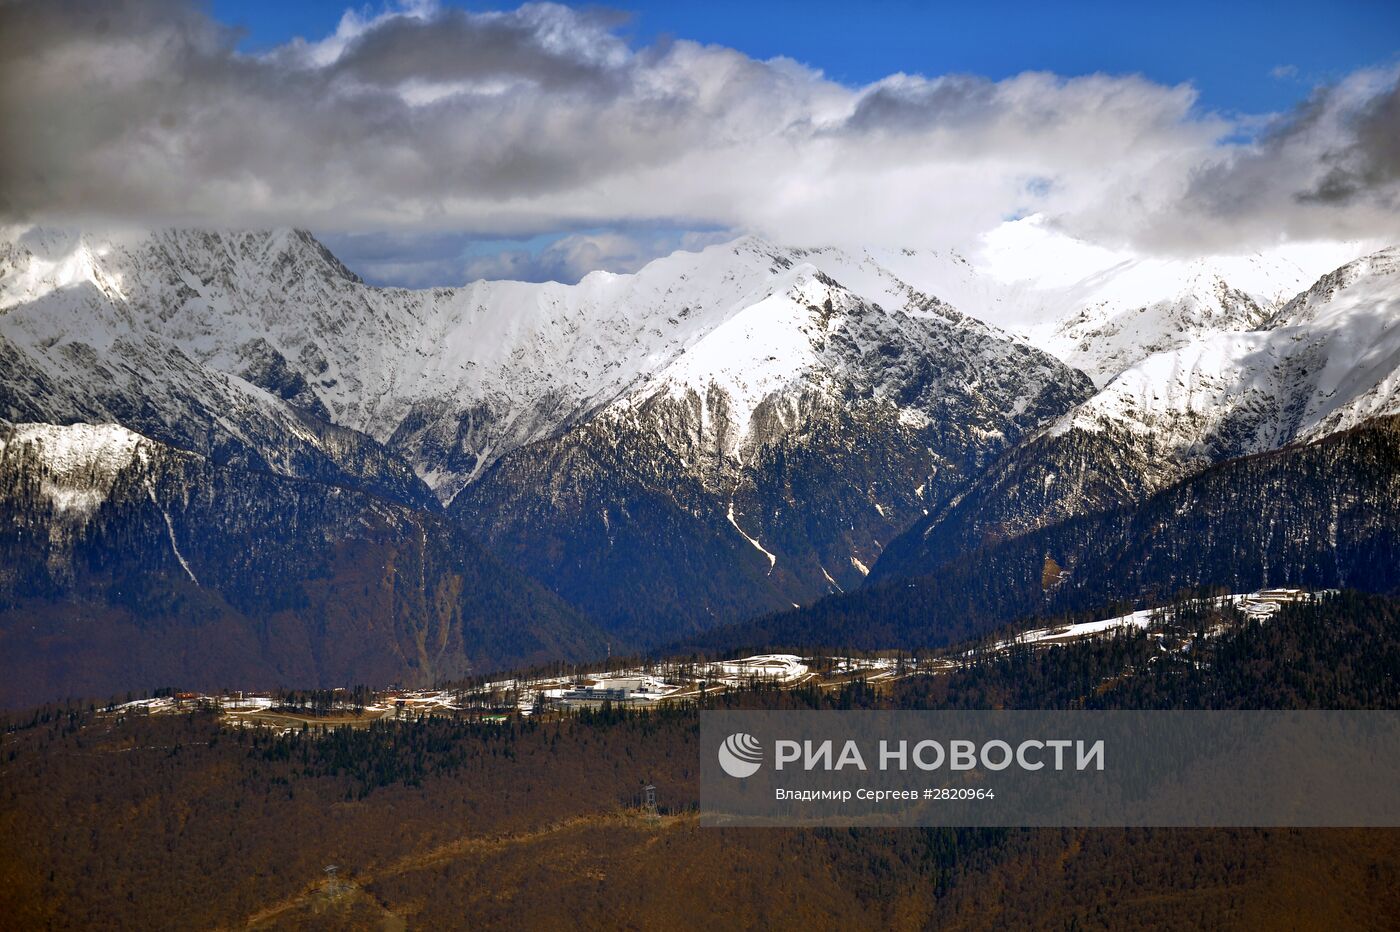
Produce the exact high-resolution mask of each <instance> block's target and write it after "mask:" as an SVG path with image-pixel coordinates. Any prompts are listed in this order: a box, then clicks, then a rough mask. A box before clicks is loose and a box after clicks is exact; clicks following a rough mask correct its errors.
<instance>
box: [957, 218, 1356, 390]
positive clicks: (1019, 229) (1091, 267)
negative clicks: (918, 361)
mask: <svg viewBox="0 0 1400 932" xmlns="http://www.w3.org/2000/svg"><path fill="white" fill-rule="evenodd" d="M1378 245H1379V244H1370V245H1369V246H1368V244H1365V243H1311V244H1290V245H1284V246H1279V247H1276V248H1273V249H1271V250H1268V251H1266V252H1261V253H1251V254H1244V255H1215V256H1202V257H1195V258H1180V257H1170V256H1155V257H1154V256H1141V255H1137V254H1134V253H1131V252H1127V251H1122V250H1113V249H1107V248H1104V247H1101V246H1094V245H1090V244H1087V243H1084V242H1081V241H1078V240H1074V239H1071V238H1070V237H1067V236H1064V235H1062V234H1059V233H1057V232H1056V231H1054V230H1052V229H1050V228H1048V227H1047V226H1046V224H1045V222H1044V220H1043V219H1042V218H1040V217H1027V218H1024V219H1022V220H1018V221H1014V222H1010V223H1006V224H1003V225H1002V226H1001V227H999V228H998V229H997V230H995V231H994V232H993V233H992V234H990V235H989V236H988V237H987V240H986V242H985V243H984V244H983V246H984V248H983V250H982V253H981V254H980V255H979V256H978V272H979V275H980V277H981V278H982V279H984V280H986V281H987V282H988V283H989V284H987V285H985V286H984V290H986V289H992V290H993V293H996V294H997V297H998V298H999V299H1000V300H993V301H990V302H987V301H983V302H982V303H980V304H979V303H977V298H976V296H969V299H968V300H967V301H966V302H965V303H963V304H959V306H960V307H962V309H963V310H966V311H968V312H969V313H972V314H974V315H978V316H982V317H984V319H988V320H994V321H997V322H998V323H1000V324H1001V325H1002V326H1004V327H1006V328H1007V329H1011V330H1014V331H1015V332H1017V333H1020V334H1022V335H1023V336H1025V337H1027V338H1028V339H1030V340H1031V342H1032V343H1033V344H1034V345H1036V346H1039V347H1042V348H1044V349H1046V350H1048V351H1049V352H1051V353H1053V354H1055V355H1056V356H1058V357H1059V358H1060V359H1061V360H1063V361H1064V362H1066V363H1068V364H1069V365H1071V366H1074V367H1075V368H1077V369H1081V370H1083V371H1084V372H1087V373H1088V374H1089V375H1090V376H1091V377H1092V378H1093V379H1094V382H1095V384H1096V385H1098V386H1099V387H1103V386H1104V385H1106V384H1107V383H1108V382H1110V381H1112V380H1113V378H1114V377H1115V376H1117V375H1118V374H1119V373H1121V372H1123V371H1124V370H1126V369H1128V368H1129V367H1131V366H1132V365H1134V364H1136V363H1138V362H1140V361H1142V360H1143V359H1146V358H1147V357H1148V356H1150V355H1152V354H1154V353H1159V352H1165V351H1168V350H1172V349H1176V348H1178V347H1181V346H1185V345H1186V344H1188V343H1190V342H1192V341H1193V340H1196V339H1198V338H1201V337H1206V336H1209V335H1211V334H1214V333H1222V332H1230V331H1237V330H1253V329H1256V328H1258V327H1259V326H1260V325H1261V324H1262V323H1263V322H1264V321H1265V320H1267V319H1269V318H1270V317H1271V316H1272V315H1274V314H1275V313H1276V312H1277V311H1278V310H1279V308H1281V307H1282V305H1283V304H1284V302H1286V301H1288V300H1289V299H1291V298H1292V297H1294V296H1295V295H1297V294H1298V293H1299V292H1300V291H1302V290H1303V289H1305V288H1307V287H1308V286H1310V285H1311V284H1312V283H1313V282H1314V281H1316V280H1317V278H1318V277H1319V276H1320V275H1322V274H1323V273H1325V272H1327V271H1328V270H1330V269H1333V268H1336V267H1337V266H1338V265H1340V264H1342V263H1344V262H1347V261H1350V260H1352V259H1355V258H1357V257H1358V256H1361V255H1364V254H1366V253H1367V252H1369V251H1372V250H1374V249H1375V248H1377V247H1378ZM996 289H1000V291H999V292H997V291H996ZM954 303H958V302H957V301H955V302H954Z"/></svg>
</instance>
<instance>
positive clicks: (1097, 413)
mask: <svg viewBox="0 0 1400 932" xmlns="http://www.w3.org/2000/svg"><path fill="white" fill-rule="evenodd" d="M1261 323H1265V322H1261ZM1266 324H1267V328H1268V329H1260V330H1254V331H1252V332H1240V331H1236V332H1222V333H1216V334H1211V335H1208V336H1205V337H1201V338H1199V339H1196V340H1194V341H1191V342H1189V343H1187V344H1185V345H1184V346H1182V347H1181V348H1180V349H1177V350H1173V351H1169V352H1162V353H1157V354H1154V355H1152V356H1149V357H1147V358H1146V359H1144V360H1143V361H1142V362H1140V363H1138V364H1136V365H1134V366H1132V367H1131V368H1129V369H1128V370H1127V371H1125V372H1123V373H1122V374H1121V375H1119V376H1118V377H1117V378H1115V379H1114V380H1113V381H1112V382H1111V383H1110V384H1109V385H1108V386H1107V387H1106V388H1105V389H1104V390H1103V391H1101V392H1100V393H1099V394H1097V395H1096V396H1095V397H1094V398H1092V399H1091V400H1089V401H1088V402H1086V403H1085V404H1083V405H1081V406H1080V407H1079V408H1078V409H1076V410H1075V411H1074V412H1073V413H1072V414H1070V415H1068V416H1066V417H1065V418H1063V419H1061V421H1060V422H1058V423H1057V424H1056V425H1054V426H1053V427H1052V428H1051V430H1052V432H1064V431H1066V430H1069V429H1072V428H1080V429H1086V430H1093V429H1099V428H1101V427H1103V426H1104V425H1107V424H1113V425H1116V426H1120V427H1122V428H1123V429H1126V430H1130V431H1134V432H1138V433H1151V434H1155V435H1156V436H1157V437H1158V438H1159V439H1164V440H1166V442H1168V443H1170V444H1171V445H1172V446H1173V447H1174V448H1176V449H1177V450H1178V451H1179V452H1180V454H1181V455H1183V456H1188V457H1198V458H1205V459H1210V460H1214V459H1219V458H1222V457H1224V456H1238V455H1242V454H1245V453H1253V452H1259V451H1262V450H1268V449H1274V448H1276V447H1279V446H1282V445H1284V444H1287V443H1290V442H1292V441H1294V440H1297V439H1304V438H1311V437H1319V436H1323V435H1325V434H1327V433H1331V432H1333V431H1336V430H1342V429H1345V428H1347V427H1351V426H1354V425H1355V424H1357V423H1359V422H1360V421H1361V420H1364V419H1365V418H1367V417H1375V416H1379V415H1384V414H1390V413H1394V412H1395V411H1396V410H1397V409H1400V385H1397V377H1398V376H1400V248H1391V249H1387V250H1383V251H1381V252H1378V253H1375V254H1373V255H1371V256H1367V257H1365V258H1363V259H1359V260H1356V261H1355V262H1352V263H1349V264H1348V265H1346V266H1343V267H1342V268H1340V269H1338V270H1336V271H1335V272H1332V273H1331V274H1329V275H1327V276H1324V277H1323V278H1322V279H1321V280H1320V281H1319V282H1318V283H1317V284H1315V285H1314V286H1313V287H1311V288H1309V289H1308V290H1307V291H1305V292H1303V293H1302V294H1300V295H1298V296H1297V297H1296V298H1295V299H1294V300H1293V301H1290V302H1289V303H1288V304H1287V305H1286V306H1285V307H1283V308H1282V309H1281V310H1279V311H1278V312H1277V313H1276V314H1275V315H1274V316H1273V317H1272V318H1271V319H1269V320H1268V321H1267V322H1266Z"/></svg>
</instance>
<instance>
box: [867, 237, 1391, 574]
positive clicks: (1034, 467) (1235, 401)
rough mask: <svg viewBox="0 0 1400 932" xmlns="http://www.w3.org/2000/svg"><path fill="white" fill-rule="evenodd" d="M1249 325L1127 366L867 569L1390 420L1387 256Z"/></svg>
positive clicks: (1322, 283)
mask: <svg viewBox="0 0 1400 932" xmlns="http://www.w3.org/2000/svg"><path fill="white" fill-rule="evenodd" d="M1260 326H1261V327H1262V328H1264V329H1257V330H1253V331H1224V332H1217V333H1212V334H1207V335H1204V336H1200V337H1198V338H1196V339H1195V340H1193V341H1190V342H1187V343H1185V344H1184V345H1183V346H1181V347H1179V348H1177V349H1174V350H1170V351H1166V352H1160V353H1156V354H1153V355H1151V356H1148V357H1147V358H1145V359H1143V360H1142V361H1140V362H1138V363H1137V364H1135V365H1133V366H1131V367H1129V368H1128V369H1127V370H1126V371H1124V372H1122V373H1121V374H1119V375H1118V376H1117V377H1116V378H1114V379H1113V380H1112V381H1111V382H1109V384H1108V385H1107V386H1105V387H1104V388H1103V389H1102V390H1101V391H1099V392H1098V393H1097V394H1095V395H1094V397H1092V398H1090V399H1089V400H1088V401H1086V402H1084V403H1083V404H1081V405H1079V406H1077V407H1076V408H1075V409H1074V410H1073V411H1071V412H1070V413H1068V414H1066V415H1065V416H1063V417H1062V418H1060V419H1059V420H1057V421H1056V422H1055V423H1054V424H1052V425H1051V426H1050V427H1049V428H1048V429H1046V430H1045V431H1043V432H1042V433H1040V434H1038V435H1037V436H1034V437H1032V438H1030V439H1028V440H1027V441H1026V443H1025V444H1024V445H1023V446H1022V447H1021V448H1020V449H1018V450H1015V451H1013V452H1012V453H1010V454H1008V456H1007V457H1005V458H1004V459H1003V460H1002V461H1001V462H999V463H997V464H996V465H995V466H993V467H992V468H991V469H989V470H988V471H987V472H986V473H985V474H984V475H982V476H981V477H979V478H978V480H977V481H976V482H975V483H974V484H972V485H971V486H970V487H969V488H968V489H966V490H965V491H963V492H962V493H960V494H959V495H958V496H956V497H955V498H954V499H953V500H951V501H950V502H949V503H948V504H947V505H946V506H945V507H944V508H942V509H941V510H939V511H938V512H936V513H935V514H933V515H932V516H931V517H930V518H929V519H927V520H926V521H924V522H921V523H920V525H919V526H918V528H917V530H916V532H911V534H910V535H909V536H908V539H902V540H900V541H898V542H896V543H895V544H892V546H891V548H890V549H891V554H890V556H889V558H888V560H887V561H884V562H882V565H881V566H880V567H878V568H877V569H878V570H879V572H880V573H881V574H888V573H897V572H904V571H907V570H908V568H910V567H915V566H918V567H925V568H927V567H933V566H937V565H941V564H942V563H944V562H947V561H949V560H952V559H954V558H955V557H956V556H957V555H958V554H959V553H961V552H964V551H966V550H967V549H969V548H973V547H977V546H984V545H986V544H988V543H992V542H995V541H997V540H1001V539H1004V538H1006V537H1012V536H1016V535H1019V534H1023V533H1026V532H1028V531H1031V530H1034V529H1036V528H1038V527H1041V526H1044V525H1046V524H1051V523H1054V522H1055V521H1058V520H1062V519H1064V518H1069V517H1072V516H1074V515H1079V514H1085V513H1091V512H1095V511H1099V510H1103V509H1106V508H1111V507H1115V506H1117V505H1120V504H1123V503H1126V502H1132V501H1136V500H1138V499H1140V498H1142V497H1144V496H1145V495H1147V494H1149V493H1151V492H1154V491H1156V490H1157V489H1160V488H1162V487H1164V486H1166V485H1168V484H1169V483H1171V482H1174V481H1176V480H1178V479H1181V478H1183V477H1186V476H1189V475H1191V474H1193V473H1195V472H1198V471H1199V470H1201V469H1203V468H1205V467H1207V466H1209V465H1210V464H1212V463H1217V462H1220V461H1222V460H1226V459H1231V458H1234V457H1240V456H1246V455H1249V454H1254V453H1259V452H1264V451H1268V450H1274V449H1278V448H1280V447H1283V446H1286V445H1288V444H1292V443H1296V442H1299V441H1306V440H1313V439H1317V438H1320V437H1324V436H1326V435H1328V434H1331V433H1334V432H1337V431H1340V430H1345V429H1348V428H1351V427H1355V426H1357V425H1359V424H1361V423H1364V422H1366V421H1367V420H1368V419H1373V418H1377V417H1383V416H1386V415H1390V414H1394V413H1397V412H1400V249H1397V248H1390V249H1386V250H1382V251H1380V252H1377V253H1375V254H1373V255H1370V256H1367V257H1364V258H1362V259H1358V260H1356V261H1354V262H1351V263H1348V264H1347V265H1345V266H1343V267H1341V268H1340V269H1337V270H1335V271H1334V272H1332V273H1329V274H1328V275H1325V276H1323V277H1322V278H1321V279H1320V280H1319V281H1318V282H1317V283H1316V284H1315V285H1313V287H1311V288H1309V289H1307V290H1306V291H1304V292H1303V293H1302V294H1300V295H1298V296H1297V297H1295V298H1294V299H1293V300H1291V301H1289V302H1287V303H1286V304H1285V305H1284V306H1282V307H1281V308H1280V309H1279V310H1278V311H1276V312H1275V313H1274V314H1273V315H1272V316H1271V317H1270V318H1269V319H1268V320H1265V321H1262V322H1261V324H1260ZM899 567H904V568H905V569H903V570H901V569H899ZM925 571H927V570H925Z"/></svg>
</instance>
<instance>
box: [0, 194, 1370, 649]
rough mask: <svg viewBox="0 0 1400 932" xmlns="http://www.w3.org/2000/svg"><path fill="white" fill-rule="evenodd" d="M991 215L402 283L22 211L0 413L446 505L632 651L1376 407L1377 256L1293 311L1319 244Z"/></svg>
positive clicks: (276, 247) (274, 239)
mask: <svg viewBox="0 0 1400 932" xmlns="http://www.w3.org/2000/svg"><path fill="white" fill-rule="evenodd" d="M1004 233H1005V235H1004V236H1002V237H1001V238H1000V239H998V240H996V241H994V242H991V243H989V244H988V248H987V249H986V250H984V251H983V253H982V254H980V255H978V256H976V257H975V258H969V257H968V256H965V255H963V254H960V253H958V252H954V251H934V250H914V249H909V250H876V249H869V250H842V249H793V248H786V247H780V246H776V245H773V244H770V243H767V242H764V241H763V240H760V239H757V238H753V237H745V238H742V239H739V240H737V241H735V242H732V243H728V244H724V245H720V246H714V247H711V248H709V249H707V250H704V251H703V252H698V253H688V252H679V253H676V254H674V255H672V256H669V257H666V258H663V259H659V260H656V261H654V262H652V263H650V264H649V265H647V266H646V267H644V268H643V269H641V270H640V271H639V272H637V273H634V274H630V275H614V274H609V273H605V272H595V273H593V274H590V275H588V276H586V277H585V278H584V279H583V280H582V281H580V282H579V283H578V284H576V285H562V284H558V283H545V284H530V283H522V282H474V283H472V284H469V285H466V286H464V287H461V288H443V289H430V290H419V291H412V290H405V289H396V288H379V287H374V286H370V285H368V284H366V283H364V282H363V281H361V280H360V279H358V278H357V277H356V276H355V275H354V274H353V273H352V272H350V271H349V270H348V269H346V268H345V267H344V266H343V265H342V264H341V263H340V262H339V261H338V260H337V259H335V257H334V256H332V255H331V254H330V253H329V252H328V251H327V250H326V249H325V248H324V247H323V246H321V244H319V243H318V242H317V241H316V240H315V239H314V238H312V237H311V236H310V235H308V234H305V233H302V232H297V231H276V232H270V233H269V232H264V233H227V232H224V233H217V232H195V231H165V232H158V233H150V234H140V235H131V236H107V237H93V236H83V235H67V234H60V233H54V232H46V231H41V230H31V231H27V232H22V233H19V234H13V235H10V236H8V238H6V239H4V241H3V243H0V362H3V364H4V373H3V375H2V376H0V418H3V419H4V420H7V421H9V422H11V423H17V422H48V423H54V424H74V423H117V424H121V425H124V426H125V427H126V428H128V429H130V430H134V431H137V432H139V433H141V434H143V435H145V436H147V437H150V438H153V440H156V441H160V442H162V443H165V444H169V445H171V446H172V447H175V448H178V449H182V450H187V451H190V452H192V453H195V454H198V455H199V456H201V457H204V458H206V459H208V461H209V462H211V463H213V464H217V465H221V466H228V467H233V468H238V469H246V470H254V471H262V472H270V473H273V474H276V475H280V476H283V477H288V478H293V479H296V478H306V479H315V480H317V481H320V482H325V483H329V484H331V485H332V486H340V487H343V488H347V489H355V490H364V491H368V492H370V493H372V494H374V495H376V496H379V497H381V498H383V499H386V500H389V501H393V502H401V503H404V504H407V505H410V506H413V507H416V508H421V509H427V510H440V509H442V508H443V507H444V506H445V507H446V509H447V511H448V513H449V514H450V515H451V516H452V517H453V518H455V519H456V520H457V521H458V522H460V523H462V524H464V525H465V526H466V527H468V528H469V529H470V530H471V532H472V533H473V534H476V535H479V536H481V537H482V538H483V539H484V540H485V541H486V542H487V543H488V544H489V545H490V546H491V547H492V548H494V549H496V550H497V551H498V552H499V553H501V554H502V555H503V556H505V557H506V558H507V560H508V562H510V563H512V564H513V565H515V566H518V567H521V568H524V569H525V570H526V571H527V572H528V573H529V574H530V575H532V576H534V577H535V578H536V579H539V580H541V581H543V582H545V583H546V584H547V585H548V586H550V587H551V588H553V589H554V590H555V591H557V592H560V593H562V594H563V595H564V596H565V597H566V598H567V599H569V600H570V601H572V602H573V603H574V604H576V605H580V606H583V607H585V608H586V609H587V610H588V611H590V612H591V613H593V614H594V615H595V617H596V618H598V620H600V621H602V622H604V623H605V624H608V625H611V626H612V627H614V628H615V629H618V630H624V631H627V632H629V633H632V634H636V635H638V636H640V637H642V638H649V637H651V636H654V635H656V634H658V633H664V631H665V629H668V628H675V627H685V626H700V625H706V624H711V623H714V622H715V621H719V620H731V619H734V618H737V617H741V616H743V615H747V614H752V613H753V612H755V611H761V610H765V609H773V608H785V607H788V606H790V605H792V604H798V603H804V602H806V601H809V600H811V599H812V598H814V597H816V596H819V595H821V594H824V593H827V592H834V591H838V590H845V589H850V588H852V587H855V586H859V585H860V584H861V583H862V582H863V580H864V577H865V575H866V574H867V573H868V572H870V570H871V568H872V567H874V566H876V563H877V561H880V562H881V564H882V565H884V566H886V567H888V566H890V565H893V564H892V562H891V561H890V560H889V559H888V558H885V559H882V554H883V552H884V550H885V547H886V545H887V544H889V543H890V542H891V541H892V540H894V539H895V538H896V537H897V536H898V535H899V534H900V533H901V532H903V531H905V530H906V529H907V528H909V527H910V526H911V525H913V524H918V525H919V528H920V531H921V533H922V534H923V537H922V538H920V539H923V540H932V541H939V540H941V541H942V544H939V545H935V544H929V545H928V546H931V547H934V549H938V547H942V548H943V551H940V552H944V551H947V550H948V548H953V549H956V550H959V551H961V550H962V549H965V548H966V547H968V546H976V545H979V544H981V543H985V542H986V541H987V540H994V539H1000V538H1003V537H1006V536H1009V535H1014V534H1018V533H1022V532H1024V531H1026V530H1030V529H1033V528H1035V527H1039V526H1041V525H1043V524H1045V523H1047V522H1052V521H1054V520H1058V519H1059V518H1063V517H1068V516H1072V515H1075V514H1082V513H1084V512H1086V511H1094V510H1097V509H1100V508H1105V507H1111V506H1114V505H1117V504H1121V503H1122V502H1125V501H1134V500H1136V499H1138V498H1140V497H1141V496H1143V495H1145V494H1147V493H1149V492H1151V491H1152V490H1154V489H1157V488H1160V487H1162V486H1163V485H1165V484H1167V483H1169V482H1171V481H1173V480H1175V479H1177V478H1180V477H1182V476H1185V475H1188V474H1190V473H1191V472H1192V471H1194V470H1198V469H1200V468H1202V467H1204V466H1205V465H1208V464H1209V463H1212V462H1217V461H1219V460H1221V459H1223V458H1228V457H1231V456H1238V455H1241V454H1245V453H1250V452H1256V451H1259V450H1265V449H1272V448H1274V447H1277V446H1279V445H1281V444H1285V443H1288V442H1291V441H1292V440H1295V439H1299V438H1304V437H1315V436H1321V435H1322V434H1323V433H1326V432H1327V431H1330V430H1335V429H1337V428H1339V427H1345V426H1348V425H1350V424H1353V423H1356V422H1357V421H1358V420H1360V419H1362V418H1364V417H1367V416H1373V415H1376V414H1383V413H1385V412H1388V411H1391V410H1393V409H1394V404H1393V402H1394V395H1395V375H1394V373H1395V371H1396V363H1395V359H1394V352H1395V350H1394V340H1395V337H1394V332H1393V318H1394V317H1395V313H1394V307H1393V304H1391V303H1390V302H1391V301H1392V300H1393V299H1392V298H1390V297H1389V296H1390V295H1391V294H1393V293H1394V291H1395V288H1396V284H1395V281H1394V262H1395V259H1394V254H1393V253H1380V254H1377V255H1376V256H1374V257H1372V258H1371V259H1369V260H1366V261H1365V262H1362V263H1356V264H1354V265H1352V266H1347V267H1345V268H1344V269H1342V270H1339V271H1338V272H1337V273H1335V274H1334V275H1332V276H1328V277H1326V278H1324V279H1323V280H1322V281H1321V282H1319V283H1318V285H1317V286H1316V287H1315V288H1313V289H1311V290H1310V291H1308V292H1306V293H1304V294H1302V295H1299V296H1297V297H1296V298H1295V297H1294V296H1295V295H1298V292H1299V291H1300V290H1301V287H1303V286H1305V285H1306V284H1308V283H1309V280H1310V278H1311V277H1312V275H1313V274H1314V270H1313V269H1312V265H1311V263H1313V262H1315V261H1316V256H1313V257H1312V258H1310V259H1309V258H1307V257H1304V259H1303V260H1300V259H1299V257H1298V256H1296V255H1292V254H1286V253H1284V252H1279V253H1276V254H1270V255H1267V256H1251V257H1243V258H1228V257H1225V258H1221V257H1214V258H1206V259H1199V260H1189V261H1188V260H1173V259H1144V258H1141V257H1132V256H1124V255H1122V254H1118V253H1112V252H1109V251H1105V250H1098V249H1095V248H1091V247H1086V246H1083V244H1066V242H1065V241H1064V238H1063V237H1058V238H1057V237H1056V236H1054V235H1052V234H1051V233H1050V232H1049V231H1047V230H1046V229H1044V228H1043V226H1041V225H1040V224H1038V223H1037V222H1035V221H1033V220H1032V221H1017V222H1016V223H1014V224H1009V225H1008V226H1007V229H1006V231H1004ZM1018 263H1019V264H1018ZM1290 299H1292V300H1290ZM1056 356H1058V357H1059V358H1058V359H1057V358H1056ZM1080 369H1082V370H1083V372H1081V371H1077V370H1080ZM1084 372H1087V373H1088V375H1087V376H1086V375H1085V374H1084ZM118 446H120V445H119V444H118ZM926 516H927V518H926ZM935 528H939V529H941V530H937V531H935V530H934V529H935ZM900 548H902V549H909V548H908V546H907V545H906V544H904V543H901V544H900ZM914 549H915V550H917V549H918V547H915V548H914ZM882 572H883V570H882Z"/></svg>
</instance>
